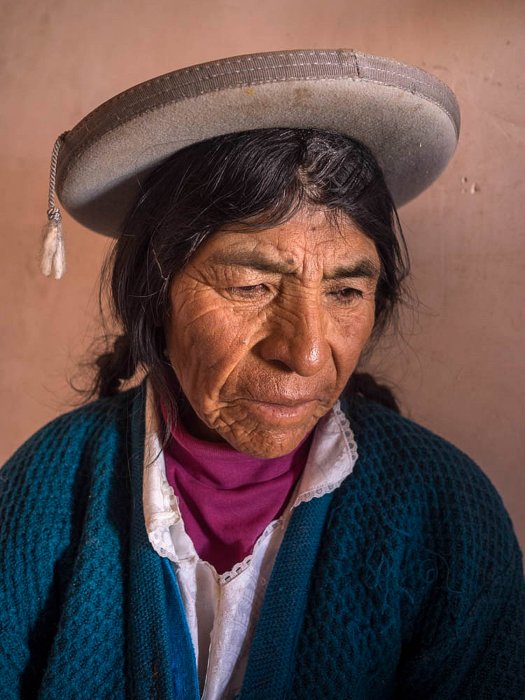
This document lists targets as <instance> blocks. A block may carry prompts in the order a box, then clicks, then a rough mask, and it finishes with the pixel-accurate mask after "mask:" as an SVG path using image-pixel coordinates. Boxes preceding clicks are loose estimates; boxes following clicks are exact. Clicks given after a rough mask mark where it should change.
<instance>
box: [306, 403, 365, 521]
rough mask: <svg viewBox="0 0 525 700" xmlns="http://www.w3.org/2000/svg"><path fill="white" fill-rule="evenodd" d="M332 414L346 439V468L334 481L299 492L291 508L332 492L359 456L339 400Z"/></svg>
mask: <svg viewBox="0 0 525 700" xmlns="http://www.w3.org/2000/svg"><path fill="white" fill-rule="evenodd" d="M332 412H333V415H334V418H335V420H336V421H337V424H338V426H339V428H340V430H341V432H342V434H343V435H344V438H345V441H346V446H347V448H348V451H349V453H350V460H349V464H348V468H347V469H345V470H344V471H343V472H342V473H341V474H340V476H339V478H338V479H336V480H335V481H331V482H329V483H327V484H321V485H320V486H317V487H316V488H314V489H309V490H307V491H303V492H302V493H300V494H299V495H298V496H297V498H296V500H295V503H294V504H293V508H296V507H297V506H298V505H300V504H301V503H308V501H312V500H313V499H314V498H322V497H323V496H326V494H327V493H332V491H335V490H336V489H338V488H339V487H340V486H341V484H342V483H343V481H344V480H345V479H346V478H347V477H348V476H349V475H350V474H351V473H352V471H353V470H354V465H355V463H356V461H357V458H358V457H359V454H358V452H357V444H356V441H355V437H354V433H353V431H352V428H351V427H350V423H349V421H348V418H347V417H346V415H345V414H344V412H343V410H342V409H341V404H340V403H339V401H338V402H337V403H336V404H335V405H334V407H333V409H332Z"/></svg>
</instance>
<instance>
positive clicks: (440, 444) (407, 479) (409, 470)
mask: <svg viewBox="0 0 525 700" xmlns="http://www.w3.org/2000/svg"><path fill="white" fill-rule="evenodd" d="M342 408H343V410H344V411H345V413H346V415H347V416H348V418H349V421H350V425H351V427H352V430H353V432H354V436H355V440H356V443H357V449H358V453H359V459H358V462H357V464H356V468H355V470H354V472H355V474H354V475H355V477H356V482H357V483H359V484H362V486H363V488H364V490H365V491H366V493H367V497H368V498H370V500H371V502H373V503H374V504H375V507H376V508H377V510H378V512H379V513H380V514H381V517H383V518H385V519H388V518H390V520H391V522H395V523H397V524H396V527H399V528H401V529H402V528H403V527H406V528H409V529H410V531H411V536H413V535H415V534H416V531H418V530H419V531H420V533H424V535H423V534H422V536H424V537H425V538H426V539H427V546H429V547H431V548H432V549H433V550H438V551H440V552H441V553H442V554H444V555H445V556H446V557H447V559H449V557H450V556H456V557H458V558H467V559H468V558H473V557H474V558H478V559H479V562H480V563H481V561H482V560H483V561H484V562H485V565H487V566H489V567H490V565H491V564H490V563H491V562H500V563H501V562H510V561H514V562H515V563H517V564H518V565H521V564H520V562H521V553H520V548H519V545H518V543H517V539H516V535H515V532H514V528H513V525H512V521H511V519H510V517H509V515H508V513H507V510H506V508H505V506H504V504H503V501H502V499H501V496H500V495H499V493H498V492H497V490H496V488H495V487H494V485H493V484H492V482H491V481H490V479H489V478H488V477H487V475H486V474H485V473H484V472H483V471H482V469H481V468H480V467H479V466H478V465H477V464H476V463H475V462H474V461H473V460H472V459H471V458H470V457H469V456H468V455H466V454H465V453H464V452H462V451H461V450H459V449H458V448H457V447H455V446H454V445H452V444H451V443H450V442H448V441H447V440H445V439H443V438H442V437H439V436H438V435H436V434H434V433H433V432H431V431H430V430H428V429H426V428H424V427H422V426H420V425H418V424H417V423H415V422H414V421H412V420H409V419H407V418H404V417H403V416H400V415H399V414H397V413H395V412H393V411H391V410H390V409H387V408H384V407H382V406H380V405H379V404H376V403H374V402H370V401H367V400H364V399H360V398H355V399H352V400H350V401H346V402H344V403H343V404H342ZM349 487H350V484H349ZM486 573H487V574H488V571H487V572H486Z"/></svg>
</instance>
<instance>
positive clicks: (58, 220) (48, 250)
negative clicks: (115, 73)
mask: <svg viewBox="0 0 525 700" xmlns="http://www.w3.org/2000/svg"><path fill="white" fill-rule="evenodd" d="M66 134H67V131H65V132H64V133H63V134H60V136H59V137H58V138H57V140H56V141H55V145H54V146H53V153H52V154H51V166H50V168H49V192H48V198H47V204H48V209H47V224H46V226H45V227H44V231H43V234H44V244H43V250H42V262H41V265H40V269H41V270H42V272H43V273H44V275H45V276H46V277H50V276H51V275H53V277H54V278H55V279H56V280H59V279H60V278H61V277H62V275H63V274H64V272H65V271H66V251H65V248H64V237H63V235H62V215H61V214H60V209H59V208H58V207H57V206H56V205H55V183H56V172H57V163H58V153H59V151H60V147H61V146H62V143H63V141H64V138H65V137H66Z"/></svg>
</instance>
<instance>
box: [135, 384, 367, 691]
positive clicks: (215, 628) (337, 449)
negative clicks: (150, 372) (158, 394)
mask: <svg viewBox="0 0 525 700" xmlns="http://www.w3.org/2000/svg"><path fill="white" fill-rule="evenodd" d="M356 459H357V448H356V445H355V441H354V436H353V433H352V431H351V429H350V425H349V424H348V420H347V418H346V416H345V415H344V414H343V412H342V411H341V408H340V406H339V404H336V405H335V406H334V408H333V409H332V410H331V411H330V412H329V413H328V414H327V415H326V416H324V418H322V419H321V420H320V421H319V423H318V425H317V428H316V430H315V434H314V438H313V440H312V445H311V448H310V452H309V455H308V460H307V463H306V466H305V469H304V471H303V474H302V475H301V477H300V479H299V482H298V484H297V486H296V488H295V491H294V493H293V495H292V497H291V499H290V501H289V503H288V505H287V507H286V508H285V510H284V512H283V514H282V515H281V517H280V518H279V519H278V520H274V521H272V522H271V523H269V524H268V526H267V527H266V528H265V530H264V532H263V533H262V534H261V535H260V537H259V538H258V540H257V541H256V543H255V545H254V548H253V551H252V552H251V554H249V555H248V556H247V557H246V558H245V559H244V560H243V561H241V562H239V563H238V564H236V565H235V566H234V567H233V568H232V569H231V571H228V572H226V573H223V574H220V575H219V574H218V573H217V571H216V570H215V568H214V567H213V566H212V565H211V564H210V563H208V562H206V561H203V560H202V559H200V558H199V555H198V554H197V552H196V551H195V547H194V546H193V542H192V540H191V539H190V537H189V536H188V534H187V533H186V530H185V528H184V522H183V520H182V517H181V514H180V510H179V505H178V500H177V497H176V496H175V494H174V492H173V489H172V487H171V486H170V485H169V483H168V481H167V478H166V469H165V464H164V455H163V453H162V449H161V446H160V442H159V438H158V434H157V426H156V421H155V413H154V408H153V401H152V398H151V393H149V397H148V402H147V408H146V444H145V452H144V493H143V502H144V517H145V523H146V530H147V532H148V536H149V540H150V542H151V544H152V546H153V548H154V549H155V551H156V552H158V554H159V555H160V556H161V557H167V558H168V559H169V560H170V561H171V562H172V563H173V566H174V569H175V573H176V575H177V580H178V583H179V587H180V591H181V595H182V600H183V603H184V608H185V611H186V616H187V619H188V625H189V629H190V633H191V637H192V641H193V647H194V650H195V657H196V663H197V669H198V675H199V684H200V689H201V696H202V698H203V700H219V699H228V698H233V697H235V695H237V694H238V693H239V692H240V689H241V686H242V681H243V678H244V673H245V671H246V665H247V661H248V653H249V650H250V645H251V641H252V637H253V633H254V630H255V624H256V621H257V619H258V616H259V611H260V608H261V605H262V601H263V598H264V593H265V590H266V586H267V584H268V580H269V578H270V574H271V571H272V567H273V564H274V561H275V558H276V555H277V552H278V550H279V546H280V544H281V542H282V539H283V536H284V533H285V530H286V526H287V525H288V522H289V520H290V517H291V514H292V511H293V509H294V508H297V506H298V505H299V504H300V503H303V502H304V501H309V500H311V499H312V498H318V497H320V496H323V495H325V494H326V493H329V492H331V491H334V490H335V489H336V488H338V486H340V484H341V483H342V481H343V480H344V479H345V478H346V477H347V476H348V475H349V474H350V473H351V471H352V469H353V467H354V464H355V461H356Z"/></svg>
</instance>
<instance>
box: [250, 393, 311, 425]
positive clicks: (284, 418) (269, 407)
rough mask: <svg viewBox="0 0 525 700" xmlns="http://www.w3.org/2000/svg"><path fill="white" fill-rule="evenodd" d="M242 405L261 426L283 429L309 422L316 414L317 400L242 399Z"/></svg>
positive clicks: (303, 398)
mask: <svg viewBox="0 0 525 700" xmlns="http://www.w3.org/2000/svg"><path fill="white" fill-rule="evenodd" d="M241 403H242V404H244V406H245V407H246V408H247V409H248V412H249V413H251V414H252V415H253V416H254V417H255V418H256V419H257V421H258V422H259V423H260V424H261V425H268V426H270V425H272V426H274V427H276V428H279V429H282V428H284V427H285V426H288V427H293V426H299V425H302V424H304V422H305V421H307V422H309V421H310V419H311V417H312V415H314V413H315V412H316V408H317V405H318V402H317V399H311V398H306V397H302V398H300V399H283V398H281V397H280V398H279V399H278V400H275V398H273V397H272V400H271V401H267V400H261V399H241Z"/></svg>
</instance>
